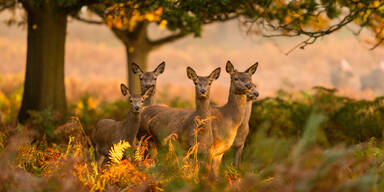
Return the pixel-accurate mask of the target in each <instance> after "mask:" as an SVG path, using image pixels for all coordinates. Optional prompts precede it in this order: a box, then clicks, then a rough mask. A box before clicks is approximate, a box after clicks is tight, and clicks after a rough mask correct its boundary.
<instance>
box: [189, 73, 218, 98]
mask: <svg viewBox="0 0 384 192" xmlns="http://www.w3.org/2000/svg"><path fill="white" fill-rule="evenodd" d="M220 71H221V69H220V67H218V68H216V69H215V70H213V71H212V73H211V74H209V75H208V76H198V75H197V74H196V72H195V70H193V69H192V68H191V67H187V76H188V78H189V79H191V80H192V81H193V83H194V84H195V89H196V96H197V98H200V99H202V98H208V97H209V93H210V89H211V84H212V82H213V81H214V80H216V79H218V78H219V76H220Z"/></svg>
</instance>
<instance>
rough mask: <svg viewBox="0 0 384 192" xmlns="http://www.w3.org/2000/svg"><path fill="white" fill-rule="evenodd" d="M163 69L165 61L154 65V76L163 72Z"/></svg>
mask: <svg viewBox="0 0 384 192" xmlns="http://www.w3.org/2000/svg"><path fill="white" fill-rule="evenodd" d="M164 70H165V62H164V61H163V62H161V63H160V64H159V65H158V66H157V67H156V69H155V70H154V71H153V72H154V73H155V74H156V76H157V75H160V74H162V73H163V72H164Z"/></svg>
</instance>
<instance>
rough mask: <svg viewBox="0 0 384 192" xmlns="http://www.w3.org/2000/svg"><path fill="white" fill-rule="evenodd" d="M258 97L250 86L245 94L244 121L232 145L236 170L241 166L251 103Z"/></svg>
mask: <svg viewBox="0 0 384 192" xmlns="http://www.w3.org/2000/svg"><path fill="white" fill-rule="evenodd" d="M258 97H259V92H258V91H257V90H256V85H254V84H252V91H251V92H249V93H248V94H247V104H246V107H245V114H244V119H243V122H241V125H240V127H239V128H238V130H237V133H236V137H235V141H234V142H233V144H232V147H233V148H235V151H236V154H235V166H236V167H238V168H240V166H241V160H242V154H243V149H244V143H245V141H246V139H247V136H248V133H249V119H250V117H251V112H252V103H253V102H254V101H256V99H257V98H258Z"/></svg>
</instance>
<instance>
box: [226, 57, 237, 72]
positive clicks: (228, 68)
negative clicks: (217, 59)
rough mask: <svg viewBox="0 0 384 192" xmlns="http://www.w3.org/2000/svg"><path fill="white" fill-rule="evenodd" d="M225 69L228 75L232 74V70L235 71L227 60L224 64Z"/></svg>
mask: <svg viewBox="0 0 384 192" xmlns="http://www.w3.org/2000/svg"><path fill="white" fill-rule="evenodd" d="M225 70H226V71H227V73H229V74H230V75H232V74H233V73H234V72H235V68H234V67H233V65H232V63H231V61H229V60H228V61H227V64H226V65H225Z"/></svg>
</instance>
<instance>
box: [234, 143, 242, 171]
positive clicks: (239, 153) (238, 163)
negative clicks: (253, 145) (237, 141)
mask: <svg viewBox="0 0 384 192" xmlns="http://www.w3.org/2000/svg"><path fill="white" fill-rule="evenodd" d="M243 149H244V143H243V144H242V145H240V146H239V147H236V156H235V166H236V167H237V168H240V166H241V157H242V155H243Z"/></svg>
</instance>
